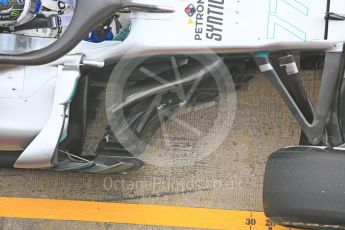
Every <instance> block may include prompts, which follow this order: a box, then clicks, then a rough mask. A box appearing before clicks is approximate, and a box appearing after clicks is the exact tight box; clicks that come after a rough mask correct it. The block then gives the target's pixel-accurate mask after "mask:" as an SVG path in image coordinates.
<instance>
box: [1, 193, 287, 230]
mask: <svg viewBox="0 0 345 230" xmlns="http://www.w3.org/2000/svg"><path fill="white" fill-rule="evenodd" d="M0 217H4V218H24V219H46V220H68V221H88V222H108V223H119V224H138V225H152V226H173V227H189V228H199V229H200V228H205V229H234V230H235V229H236V230H242V229H245V230H261V229H264V230H280V229H288V228H284V227H281V226H269V225H270V224H271V222H270V221H269V220H268V219H267V218H266V217H265V215H264V214H263V213H261V212H248V211H233V210H219V209H206V208H188V207H173V206H156V205H142V204H122V203H103V202H89V201H70V200H48V199H28V198H9V197H0Z"/></svg>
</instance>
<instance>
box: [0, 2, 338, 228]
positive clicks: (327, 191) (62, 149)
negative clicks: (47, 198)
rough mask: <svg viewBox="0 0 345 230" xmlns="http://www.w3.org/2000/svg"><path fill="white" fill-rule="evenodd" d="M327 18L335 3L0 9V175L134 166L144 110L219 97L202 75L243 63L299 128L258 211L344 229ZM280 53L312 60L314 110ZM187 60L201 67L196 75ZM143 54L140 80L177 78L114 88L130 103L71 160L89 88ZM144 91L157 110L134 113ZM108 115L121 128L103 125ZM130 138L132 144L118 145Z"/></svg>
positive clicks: (334, 16) (333, 14) (145, 126)
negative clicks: (184, 90)
mask: <svg viewBox="0 0 345 230" xmlns="http://www.w3.org/2000/svg"><path fill="white" fill-rule="evenodd" d="M53 3H55V4H57V6H56V5H54V4H53ZM341 12H345V4H344V2H343V0H328V1H327V2H325V1H323V0H298V1H297V0H262V1H257V2H255V1H254V2H253V1H250V0H241V1H237V0H236V1H233V0H227V1H225V0H145V1H141V0H133V1H127V0H102V1H98V2H97V3H96V2H95V1H91V0H75V1H73V0H68V1H67V0H62V1H50V2H49V1H48V0H47V1H44V0H1V1H0V109H1V113H0V167H2V168H20V169H51V170H56V171H76V172H92V173H117V172H124V171H131V170H136V169H139V168H140V167H142V166H143V164H144V162H143V161H142V160H140V159H139V158H138V157H137V156H138V154H140V153H141V152H143V151H144V148H145V144H146V143H147V142H148V140H149V139H150V137H151V135H152V133H153V132H154V131H155V129H156V128H157V122H155V120H156V119H157V114H158V113H160V112H161V110H162V109H163V110H164V111H168V112H169V114H173V113H174V112H176V110H177V109H178V108H180V107H182V106H183V105H184V104H185V101H186V100H187V99H188V100H189V99H191V98H193V99H196V100H202V99H200V98H204V97H201V96H200V95H204V94H205V92H206V95H207V97H208V98H214V97H215V95H216V94H217V92H218V91H219V90H224V92H228V91H229V90H231V87H230V84H229V82H228V81H229V79H220V80H221V84H218V85H217V87H218V88H217V87H214V82H212V80H210V78H209V77H208V76H209V73H210V72H215V71H220V72H219V73H220V75H224V73H226V71H228V69H230V70H231V68H229V65H226V64H224V63H226V62H227V61H228V60H230V62H231V60H235V59H236V60H240V62H237V65H239V66H241V64H240V63H245V65H244V66H245V67H244V68H243V69H244V70H243V71H245V70H248V69H250V66H252V65H253V64H255V66H256V67H258V69H259V70H260V71H261V72H262V73H263V74H264V75H265V76H266V77H267V79H268V80H269V81H270V82H271V83H272V85H273V87H274V88H276V89H277V91H278V93H279V95H280V96H281V97H282V99H283V100H284V102H285V103H286V105H287V107H288V108H289V110H290V111H291V113H292V115H293V116H294V117H295V119H296V120H297V122H298V124H299V125H300V127H301V130H302V134H301V143H300V144H301V145H300V146H295V147H287V148H285V149H281V150H278V151H277V152H275V153H273V154H272V155H271V157H270V158H269V160H268V163H267V168H266V174H265V181H264V209H265V213H266V215H267V216H268V217H270V218H272V219H273V220H274V221H275V222H276V223H278V224H283V225H287V226H295V227H303V228H311V229H315V228H345V208H344V207H345V196H344V194H345V177H344V171H345V149H344V148H343V147H344V143H345V128H344V126H343V124H344V122H345V116H344V114H345V107H344V106H343V104H344V102H345V84H344V81H343V77H344V72H345V71H344V70H345V56H344V41H345V16H344V15H343V14H341ZM121 14H129V15H130V23H129V25H128V26H127V27H126V29H127V30H124V29H125V28H121V27H122V25H121V23H120V22H119V20H118V19H119V17H121V16H120V15H121ZM112 23H113V24H114V27H115V28H116V31H115V32H119V31H120V30H121V29H122V30H121V31H122V33H125V32H126V31H127V33H125V35H123V36H120V37H122V38H119V39H113V37H114V36H113V35H112V34H111V33H112V31H111V29H110V25H111V24H112ZM129 31H130V32H129ZM128 32H129V33H128ZM47 37H49V38H47ZM291 51H299V52H301V53H302V54H303V53H307V54H308V55H309V56H308V57H320V55H321V59H322V60H324V64H323V66H324V70H323V77H322V81H321V86H320V93H319V98H318V102H317V105H316V108H315V109H314V107H313V105H312V103H311V102H310V100H309V98H308V95H307V93H306V91H305V89H304V87H303V84H302V81H301V78H300V75H299V69H298V67H297V64H296V61H295V59H294V56H293V55H292V54H291ZM214 53H216V54H217V55H213V54H214ZM168 55H175V56H176V58H174V59H169V60H173V68H171V66H170V65H167V64H166V59H165V57H166V56H168ZM188 55H198V56H201V57H202V56H205V57H207V59H206V61H204V63H203V65H202V66H200V65H198V64H196V63H195V62H194V61H193V60H192V59H191V58H188ZM147 56H156V57H160V58H154V59H150V60H149V61H148V62H145V63H144V65H146V66H148V65H149V66H151V67H152V68H153V69H154V70H155V71H154V73H153V74H151V73H147V75H150V74H151V77H153V78H154V77H155V74H156V73H166V76H167V78H169V76H170V75H169V73H171V72H174V71H175V72H176V70H177V69H179V70H180V71H181V76H180V77H179V79H175V80H171V79H170V80H169V81H168V80H166V79H163V80H162V79H158V80H159V81H160V83H162V84H161V85H159V86H157V85H153V86H152V85H151V87H148V88H145V87H146V86H147V85H146V83H147V81H146V79H145V77H143V76H141V75H140V74H139V75H136V76H135V77H134V79H131V80H130V81H128V82H126V83H125V84H123V85H122V86H121V87H122V88H125V89H127V90H128V92H132V93H131V94H130V95H126V96H125V97H124V100H123V101H121V102H120V103H113V102H111V104H112V103H113V104H112V106H110V109H109V111H108V113H110V117H111V118H110V119H109V120H110V126H111V127H104V128H105V132H106V135H104V138H103V139H102V141H101V142H100V143H99V146H98V148H97V150H96V153H93V154H90V155H85V154H82V148H83V144H84V140H85V133H86V130H87V124H88V119H92V109H93V107H94V106H95V105H94V104H95V103H96V104H97V100H95V97H96V96H95V95H94V92H93V91H92V87H91V85H92V84H90V82H92V81H94V80H95V79H96V81H100V82H101V83H102V81H107V80H108V78H105V79H104V76H109V75H111V74H110V73H111V70H112V69H113V68H114V66H116V65H117V63H118V61H119V60H120V59H123V58H125V59H126V60H128V62H129V63H131V62H132V60H135V58H141V57H147ZM189 57H190V56H189ZM231 57H236V58H234V59H231ZM273 57H275V58H273ZM273 59H274V60H273ZM224 67H226V69H227V70H225V71H223V70H224ZM121 74H123V75H125V73H121ZM241 76H242V75H241ZM126 80H128V79H126ZM193 81H198V82H199V83H200V82H202V83H203V84H201V85H202V87H198V88H196V89H195V90H194V91H193V94H191V95H187V96H186V97H185V98H181V97H177V96H174V95H172V94H171V89H172V88H175V87H176V86H177V85H183V87H192V88H193V86H194V85H193V83H192V82H193ZM101 83H100V84H98V85H103V84H101ZM120 83H121V81H120ZM120 83H119V84H120ZM122 83H124V82H122ZM143 83H145V87H140V86H141V85H142V84H143ZM219 86H221V87H219ZM113 87H115V88H114V89H113V90H114V92H117V90H119V89H118V88H116V85H115V86H113ZM138 87H139V88H140V89H139V90H138ZM214 88H217V89H216V90H215V89H214ZM205 89H206V90H205ZM207 89H208V90H207ZM133 91H135V92H134V93H133ZM158 93H160V94H161V99H162V100H161V101H162V102H161V104H160V106H158V107H159V108H160V110H159V111H158V110H156V111H154V112H152V113H150V114H149V115H147V114H146V113H145V111H146V110H147V109H148V108H149V105H150V102H149V101H150V100H151V99H152V96H153V95H156V94H158ZM162 93H163V94H162ZM115 95H116V94H115ZM113 99H114V101H116V100H117V97H113ZM90 110H91V113H90ZM119 110H121V111H122V113H123V114H124V116H125V120H126V123H127V125H126V126H123V125H122V124H123V120H121V119H119V117H118V116H113V115H114V114H117V112H118V111H119ZM108 116H109V114H108ZM114 127H116V128H114ZM128 130H132V132H130V133H129V134H128V132H127V131H128ZM133 132H134V133H135V135H136V136H139V137H140V138H139V139H140V140H137V139H136V140H134V141H133V140H132V139H131V138H130V137H128V135H129V136H131V135H132V134H133ZM119 133H121V134H124V133H125V134H126V137H127V139H126V140H125V141H124V140H121V138H119ZM124 142H126V143H127V144H125V143H124Z"/></svg>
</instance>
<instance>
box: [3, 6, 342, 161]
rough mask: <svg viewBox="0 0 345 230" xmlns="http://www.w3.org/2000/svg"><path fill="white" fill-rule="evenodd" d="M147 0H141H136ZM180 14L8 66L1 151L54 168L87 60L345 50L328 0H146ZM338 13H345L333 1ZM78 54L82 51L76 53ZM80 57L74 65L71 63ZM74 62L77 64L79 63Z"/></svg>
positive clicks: (31, 45)
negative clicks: (47, 59) (50, 59)
mask: <svg viewBox="0 0 345 230" xmlns="http://www.w3.org/2000/svg"><path fill="white" fill-rule="evenodd" d="M135 2H139V1H135ZM141 2H144V3H148V2H149V3H150V4H153V5H164V6H168V7H170V8H173V9H174V12H173V13H148V12H132V14H131V33H130V35H129V37H128V38H127V39H126V40H125V41H124V42H122V43H119V42H116V41H107V42H103V43H100V44H93V43H88V42H81V43H80V44H79V46H77V47H76V48H75V49H74V50H73V51H72V52H71V53H70V55H66V56H64V57H63V58H61V59H59V60H57V61H55V62H54V63H50V64H48V65H45V66H37V67H29V66H1V67H0V108H1V111H2V112H1V114H0V150H2V151H24V152H23V154H22V155H21V157H20V158H19V159H18V161H17V162H16V164H15V167H17V168H47V167H51V166H52V158H53V155H54V153H55V152H56V149H57V148H56V147H57V145H58V144H59V141H60V140H61V138H63V137H64V136H65V135H68V134H66V130H67V126H68V116H66V115H68V106H69V103H70V101H71V100H72V97H73V92H74V90H75V88H76V85H77V81H78V78H79V77H80V72H79V70H78V69H76V68H74V67H77V66H78V65H79V63H80V62H81V60H82V58H83V60H84V62H87V61H88V62H89V63H94V64H95V65H97V63H98V64H99V65H100V66H102V63H103V62H105V61H115V60H117V59H119V58H120V57H122V56H124V55H125V54H127V55H135V56H138V55H150V54H174V53H196V52H205V53H207V52H210V50H212V51H215V52H218V53H240V52H259V51H276V50H297V49H300V50H334V51H339V50H341V49H342V46H343V41H345V21H332V20H331V21H330V22H329V29H328V39H325V24H326V23H325V12H326V2H325V1H324V0H256V1H253V0H239V1H238V0H164V1H163V0H150V1H148V0H142V1H141ZM331 12H335V13H337V12H340V13H341V12H345V4H344V1H343V0H332V8H331ZM0 39H1V44H0V51H1V52H2V53H11V52H12V53H20V52H27V51H30V50H33V49H37V48H39V47H40V46H43V45H45V44H50V43H51V42H53V41H54V40H50V39H42V38H27V37H26V38H23V37H21V36H19V35H9V34H7V35H0ZM73 54H74V55H73ZM71 60H72V62H73V63H72V64H71ZM71 66H72V67H71Z"/></svg>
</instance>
